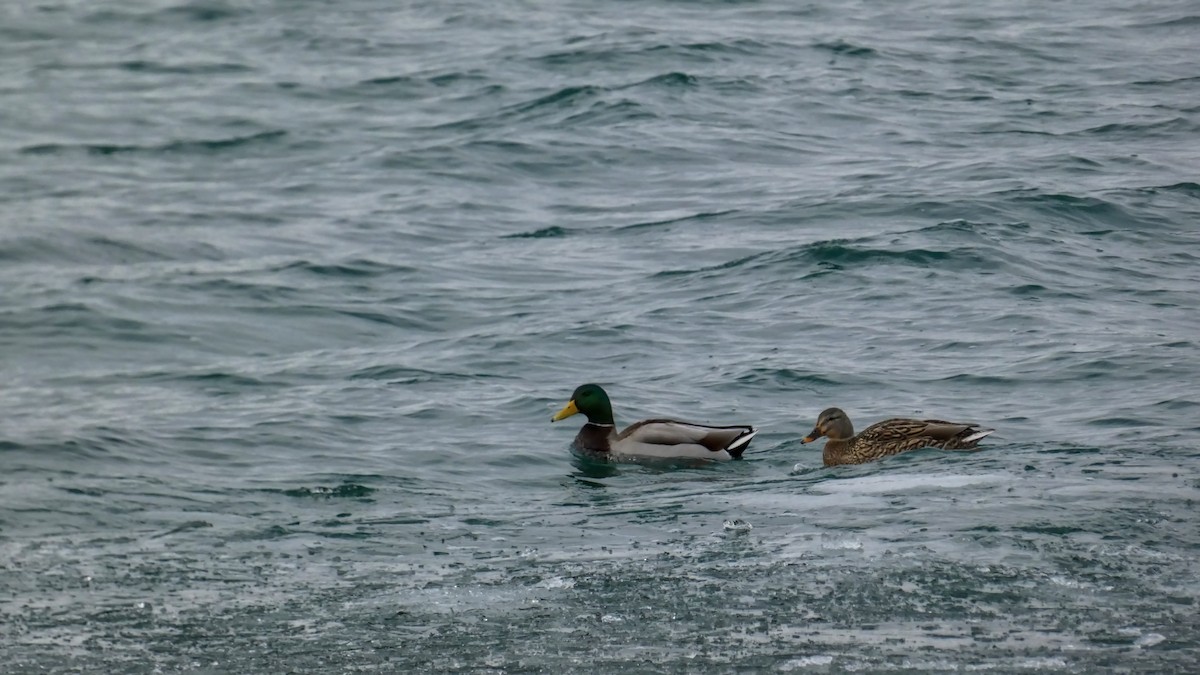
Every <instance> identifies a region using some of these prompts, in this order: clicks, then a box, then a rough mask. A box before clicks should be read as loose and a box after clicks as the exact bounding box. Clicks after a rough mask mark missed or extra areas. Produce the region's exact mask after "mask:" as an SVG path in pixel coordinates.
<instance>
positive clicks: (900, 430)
mask: <svg viewBox="0 0 1200 675" xmlns="http://www.w3.org/2000/svg"><path fill="white" fill-rule="evenodd" d="M995 431H996V430H995V429H988V428H985V427H981V426H979V425H978V424H972V423H968V422H944V421H942V420H912V419H903V418H894V419H890V420H884V421H882V422H876V423H875V424H872V425H871V426H869V427H867V428H866V429H863V430H862V433H860V434H858V435H857V436H855V435H854V425H853V424H851V423H850V418H849V417H848V416H847V415H846V413H844V412H842V410H841V408H829V409H827V410H825V411H824V412H822V413H821V414H820V416H819V417H817V425H816V426H815V427H813V430H812V433H811V434H809V435H807V436H805V437H804V440H802V441H800V442H801V443H812V442H813V441H815V440H817V439H818V438H820V437H822V436H825V437H827V438H828V439H829V440H827V441H825V451H824V452H823V453H822V457H823V459H824V460H825V466H834V465H837V464H862V463H864V462H870V461H872V460H875V459H879V458H881V457H887V456H888V455H895V454H897V453H901V452H905V451H908V450H916V449H917V448H941V449H943V450H970V449H971V448H974V447H975V446H976V445H978V444H979V441H980V440H981V439H982V438H983V437H985V436H987V435H989V434H991V433H993V432H995Z"/></svg>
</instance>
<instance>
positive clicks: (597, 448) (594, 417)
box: [550, 384, 758, 460]
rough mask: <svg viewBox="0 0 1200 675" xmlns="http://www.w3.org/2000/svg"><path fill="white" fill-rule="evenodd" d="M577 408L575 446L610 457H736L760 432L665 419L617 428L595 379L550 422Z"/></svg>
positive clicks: (739, 426) (577, 392) (574, 411)
mask: <svg viewBox="0 0 1200 675" xmlns="http://www.w3.org/2000/svg"><path fill="white" fill-rule="evenodd" d="M579 413H583V414H584V415H586V416H587V420H588V421H587V424H585V425H583V428H581V429H580V430H579V434H578V435H577V436H575V442H574V447H575V448H577V449H579V450H582V451H585V452H589V453H597V454H603V455H604V456H605V457H606V458H612V459H623V458H634V457H643V458H657V459H710V460H728V459H737V458H739V457H741V456H742V453H743V452H744V451H745V450H746V446H748V445H750V439H752V438H754V435H755V434H757V433H758V431H756V430H755V429H754V427H751V426H747V425H744V424H739V425H736V426H729V427H712V426H708V425H705V424H693V423H691V422H680V421H678V420H668V419H653V420H642V421H641V422H634V423H633V424H631V425H629V426H628V427H626V428H625V430H624V431H622V432H621V433H617V426H616V423H615V422H613V413H612V404H611V403H610V402H609V400H608V394H607V393H605V391H604V390H603V389H602V388H600V386H599V385H596V384H585V385H581V386H580V387H578V388H576V389H575V393H573V394H571V400H570V401H568V402H567V405H565V406H564V407H563V409H562V410H559V411H558V413H556V414H555V415H554V417H552V418H551V420H550V421H552V422H557V421H559V420H564V419H566V418H568V417H570V416H571V415H576V414H579Z"/></svg>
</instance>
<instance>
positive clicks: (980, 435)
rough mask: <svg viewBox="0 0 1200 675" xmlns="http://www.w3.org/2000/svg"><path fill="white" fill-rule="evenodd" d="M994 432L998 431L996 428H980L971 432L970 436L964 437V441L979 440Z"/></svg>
mask: <svg viewBox="0 0 1200 675" xmlns="http://www.w3.org/2000/svg"><path fill="white" fill-rule="evenodd" d="M994 433H996V430H995V429H980V430H978V431H976V432H975V433H973V434H971V435H970V436H967V437H966V438H964V439H963V443H970V442H972V441H977V440H979V439H981V438H985V437H987V436H991V435H992V434H994Z"/></svg>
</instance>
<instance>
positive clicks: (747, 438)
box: [725, 429, 758, 453]
mask: <svg viewBox="0 0 1200 675" xmlns="http://www.w3.org/2000/svg"><path fill="white" fill-rule="evenodd" d="M757 435H758V429H755V430H754V431H751V432H750V433H748V434H746V435H745V436H742V437H741V438H739V439H737V440H735V441H734V442H732V443H730V444H729V445H728V446H727V447H726V448H725V449H726V450H727V451H729V452H730V453H732V452H733V451H735V450H737V449H738V448H741V447H743V446H745V445H746V444H747V443H749V442H750V439H752V438H754V437H755V436H757Z"/></svg>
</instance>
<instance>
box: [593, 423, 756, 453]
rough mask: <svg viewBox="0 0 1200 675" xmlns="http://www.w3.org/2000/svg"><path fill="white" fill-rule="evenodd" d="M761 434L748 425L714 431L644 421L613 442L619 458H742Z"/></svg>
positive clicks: (688, 424)
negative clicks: (628, 456) (629, 456)
mask: <svg viewBox="0 0 1200 675" xmlns="http://www.w3.org/2000/svg"><path fill="white" fill-rule="evenodd" d="M757 433H758V432H757V431H756V430H755V429H754V427H751V426H748V425H734V426H728V427H714V426H708V425H705V424H693V423H691V422H681V421H679V420H668V419H655V420H643V421H641V422H637V423H635V424H632V425H630V426H629V427H628V428H627V429H625V430H624V431H622V432H621V433H620V434H619V435H618V436H617V439H616V440H615V441H613V442H612V444H611V447H612V451H613V452H614V453H616V454H620V455H637V456H642V457H695V458H700V459H730V458H736V457H741V456H742V453H743V452H744V451H745V450H746V446H747V445H749V444H750V440H751V439H752V438H754V435H755V434H757Z"/></svg>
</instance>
